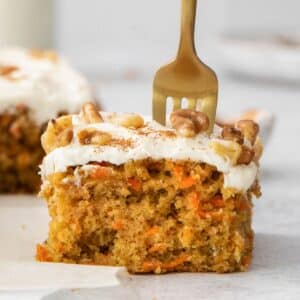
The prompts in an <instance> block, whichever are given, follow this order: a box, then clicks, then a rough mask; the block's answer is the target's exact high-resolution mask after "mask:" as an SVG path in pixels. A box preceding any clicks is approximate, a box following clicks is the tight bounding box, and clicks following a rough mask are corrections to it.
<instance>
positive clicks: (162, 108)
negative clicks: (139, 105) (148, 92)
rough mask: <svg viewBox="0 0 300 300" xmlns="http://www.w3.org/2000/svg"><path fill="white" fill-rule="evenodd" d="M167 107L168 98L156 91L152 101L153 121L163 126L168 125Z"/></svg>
mask: <svg viewBox="0 0 300 300" xmlns="http://www.w3.org/2000/svg"><path fill="white" fill-rule="evenodd" d="M166 105H167V97H166V96H164V95H162V94H160V93H158V92H156V91H155V90H154V91H153V99H152V115H153V119H154V120H155V121H157V122H159V123H160V124H162V125H165V124H166V110H167V108H166Z"/></svg>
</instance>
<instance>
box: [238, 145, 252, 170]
mask: <svg viewBox="0 0 300 300" xmlns="http://www.w3.org/2000/svg"><path fill="white" fill-rule="evenodd" d="M253 158H254V150H252V149H250V148H249V147H247V146H245V145H242V152H241V154H240V156H239V158H238V160H237V164H238V165H243V164H245V165H248V164H250V162H251V161H252V160H253Z"/></svg>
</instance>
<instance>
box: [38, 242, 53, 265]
mask: <svg viewBox="0 0 300 300" xmlns="http://www.w3.org/2000/svg"><path fill="white" fill-rule="evenodd" d="M36 258H37V259H38V260H39V261H45V262H51V261H52V259H51V257H50V256H49V253H48V251H47V249H46V248H45V247H44V246H43V245H41V244H37V245H36Z"/></svg>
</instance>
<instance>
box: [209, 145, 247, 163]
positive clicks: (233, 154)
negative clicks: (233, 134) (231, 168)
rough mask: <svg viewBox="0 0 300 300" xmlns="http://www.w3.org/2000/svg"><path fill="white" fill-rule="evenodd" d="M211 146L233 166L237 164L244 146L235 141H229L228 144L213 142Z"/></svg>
mask: <svg viewBox="0 0 300 300" xmlns="http://www.w3.org/2000/svg"><path fill="white" fill-rule="evenodd" d="M209 146H210V147H211V148H212V149H213V150H214V151H215V152H216V153H217V154H218V155H220V156H221V157H223V158H224V159H229V160H230V162H231V163H232V164H233V165H235V164H236V163H237V161H238V159H239V157H240V156H241V154H242V146H241V145H240V144H238V143H236V142H233V141H228V142H226V144H223V143H219V142H211V143H210V145H209Z"/></svg>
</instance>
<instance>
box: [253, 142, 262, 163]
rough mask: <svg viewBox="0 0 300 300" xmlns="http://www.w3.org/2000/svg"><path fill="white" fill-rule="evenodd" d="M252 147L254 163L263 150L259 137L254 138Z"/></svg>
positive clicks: (257, 160)
mask: <svg viewBox="0 0 300 300" xmlns="http://www.w3.org/2000/svg"><path fill="white" fill-rule="evenodd" d="M253 149H254V159H253V160H254V161H255V162H256V163H258V162H259V160H260V158H261V156H262V154H263V151H264V146H263V144H262V142H261V140H260V138H259V137H257V138H256V141H255V143H254V146H253Z"/></svg>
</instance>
